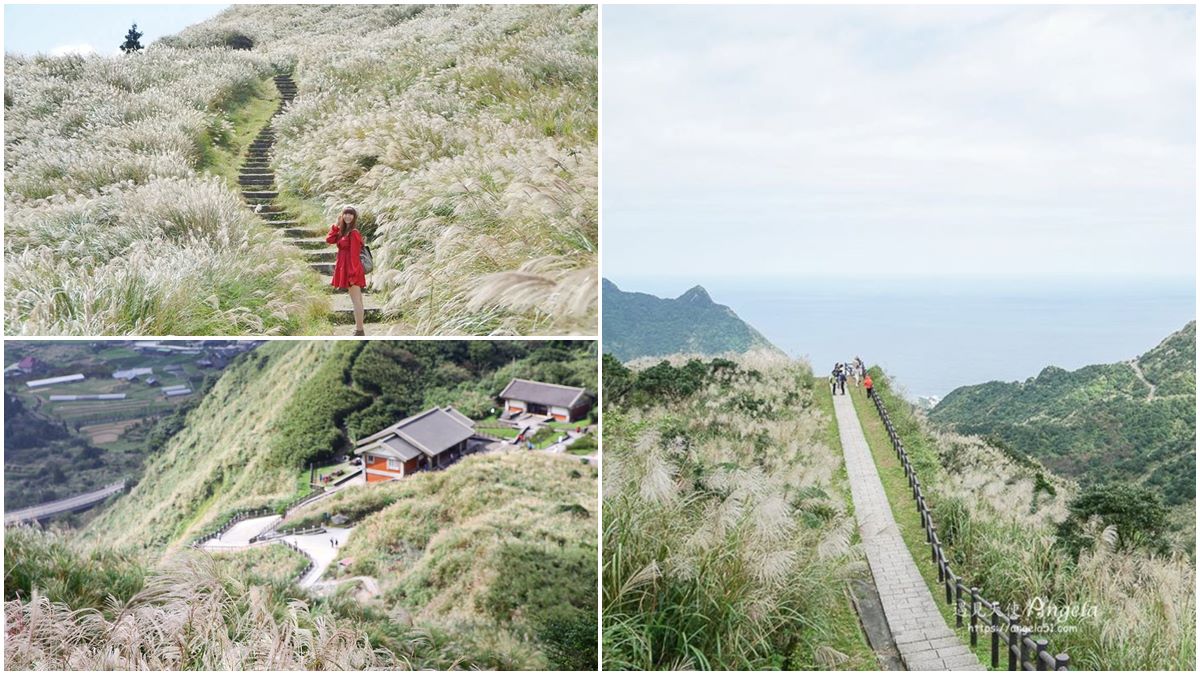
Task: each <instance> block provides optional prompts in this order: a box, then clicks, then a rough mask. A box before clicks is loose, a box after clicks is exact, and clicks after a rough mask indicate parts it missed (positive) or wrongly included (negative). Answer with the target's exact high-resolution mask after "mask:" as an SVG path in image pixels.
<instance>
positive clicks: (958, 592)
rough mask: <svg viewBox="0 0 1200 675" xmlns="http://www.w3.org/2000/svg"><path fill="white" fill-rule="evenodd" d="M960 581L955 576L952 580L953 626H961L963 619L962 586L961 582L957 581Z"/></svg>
mask: <svg viewBox="0 0 1200 675" xmlns="http://www.w3.org/2000/svg"><path fill="white" fill-rule="evenodd" d="M960 581H961V579H958V578H955V580H954V627H955V628H962V625H963V619H962V609H963V601H962V591H963V587H962V584H961V583H959V582H960Z"/></svg>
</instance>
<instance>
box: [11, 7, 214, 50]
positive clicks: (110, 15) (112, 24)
mask: <svg viewBox="0 0 1200 675" xmlns="http://www.w3.org/2000/svg"><path fill="white" fill-rule="evenodd" d="M228 6H229V5H228V4H227V3H225V4H211V5H164V4H144V5H44V4H43V5H10V4H5V5H4V52H5V53H6V54H8V53H17V54H27V55H32V54H36V53H43V54H50V55H53V56H59V55H62V54H67V53H83V54H87V53H98V54H103V55H110V54H117V53H119V50H118V47H119V46H120V45H121V43H123V42H124V41H125V34H126V33H127V32H128V31H129V27H130V25H132V24H133V23H134V22H135V21H136V22H137V25H138V30H139V31H141V32H142V33H143V35H142V38H141V43H142V45H143V46H147V45H149V44H150V43H151V42H153V41H154V40H156V39H158V38H160V37H162V36H164V35H171V34H174V33H178V32H179V31H181V30H183V29H184V28H186V27H188V26H190V25H192V24H194V23H199V22H200V21H203V20H205V19H208V18H211V17H213V16H215V15H216V14H218V13H219V12H220V11H221V10H223V9H225V8H226V7H228Z"/></svg>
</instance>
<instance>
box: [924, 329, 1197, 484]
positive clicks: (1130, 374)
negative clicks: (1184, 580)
mask: <svg viewBox="0 0 1200 675" xmlns="http://www.w3.org/2000/svg"><path fill="white" fill-rule="evenodd" d="M1195 367H1196V323H1195V322H1194V321H1193V322H1191V323H1189V324H1188V325H1187V326H1185V327H1184V328H1183V329H1181V330H1180V331H1178V332H1176V333H1173V334H1171V335H1170V336H1169V337H1167V338H1166V339H1165V340H1163V341H1162V343H1161V344H1159V345H1158V346H1156V347H1154V348H1153V349H1151V350H1150V351H1148V352H1146V353H1145V354H1143V355H1141V356H1140V357H1138V358H1136V359H1133V360H1132V361H1128V362H1121V363H1111V364H1103V365H1092V366H1086V367H1084V368H1080V369H1078V370H1075V371H1066V370H1063V369H1061V368H1056V367H1053V366H1050V367H1047V368H1046V369H1045V370H1043V371H1042V372H1041V373H1039V374H1038V376H1037V377H1033V378H1030V379H1028V380H1026V381H1024V382H988V383H986V384H980V385H974V386H969V387H960V388H958V389H955V390H954V391H952V392H950V394H948V395H947V396H946V398H945V399H943V400H942V401H941V402H940V403H939V404H938V405H937V406H936V407H935V408H934V409H933V410H932V411H931V412H930V413H929V417H930V419H931V420H933V421H935V422H939V423H944V424H947V425H950V426H953V427H954V428H955V429H957V430H958V431H961V432H963V433H968V434H979V435H984V436H988V437H990V438H992V439H994V440H996V441H997V442H1000V443H1003V444H1004V445H1007V446H1009V447H1011V448H1012V449H1014V450H1016V451H1018V452H1021V453H1026V454H1028V455H1030V456H1032V457H1034V458H1036V459H1038V460H1040V461H1041V462H1043V463H1044V464H1046V465H1047V466H1049V467H1051V468H1052V469H1054V470H1056V471H1058V472H1060V473H1062V474H1064V475H1068V476H1074V477H1077V478H1079V479H1080V480H1081V481H1083V482H1085V483H1087V482H1097V481H1103V480H1108V481H1114V482H1120V481H1134V482H1138V483H1144V484H1145V485H1146V486H1148V487H1152V488H1154V489H1155V490H1157V491H1159V492H1160V493H1161V495H1162V497H1163V500H1164V501H1165V502H1166V503H1167V504H1170V505H1177V504H1184V503H1187V502H1189V501H1192V500H1194V499H1195V494H1196V485H1195V462H1196V455H1195V449H1196V417H1195V409H1196V375H1195Z"/></svg>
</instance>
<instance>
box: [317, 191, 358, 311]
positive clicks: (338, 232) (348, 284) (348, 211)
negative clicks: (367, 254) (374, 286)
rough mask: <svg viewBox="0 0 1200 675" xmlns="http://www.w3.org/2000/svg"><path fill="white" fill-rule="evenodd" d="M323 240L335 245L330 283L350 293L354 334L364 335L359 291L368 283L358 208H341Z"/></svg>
mask: <svg viewBox="0 0 1200 675" xmlns="http://www.w3.org/2000/svg"><path fill="white" fill-rule="evenodd" d="M325 242H326V243H328V244H336V245H337V248H338V252H337V262H336V263H335V264H334V266H333V282H332V286H333V287H334V288H341V289H346V290H347V291H348V292H349V293H350V302H351V303H353V304H354V334H355V335H366V330H365V329H364V327H363V298H362V291H363V288H365V287H366V285H367V273H366V271H365V270H363V264H362V257H361V256H362V248H363V238H362V235H361V234H359V232H358V211H357V210H356V209H355V208H354V207H353V206H347V207H346V208H344V209H342V214H341V215H340V216H338V219H337V222H336V223H334V224H333V227H331V228H329V236H327V237H325Z"/></svg>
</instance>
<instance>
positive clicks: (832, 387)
mask: <svg viewBox="0 0 1200 675" xmlns="http://www.w3.org/2000/svg"><path fill="white" fill-rule="evenodd" d="M851 378H853V379H854V386H856V387H857V386H860V385H861V386H863V387H866V389H867V396H870V395H871V385H872V384H873V383H872V382H871V376H870V375H868V374H867V366H866V364H864V363H863V360H862V359H860V358H859V357H857V356H856V357H854V360H853V361H850V362H847V363H837V364H835V365H834V366H833V372H832V373H831V374H830V375H829V391H830V392H831V393H832V394H833V395H834V396H837V395H838V394H839V393H840V394H842V395H843V396H845V395H846V380H849V379H851Z"/></svg>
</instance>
